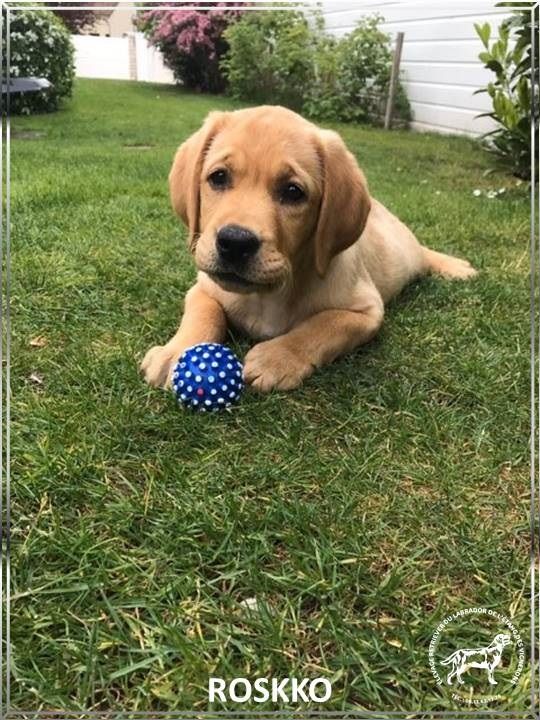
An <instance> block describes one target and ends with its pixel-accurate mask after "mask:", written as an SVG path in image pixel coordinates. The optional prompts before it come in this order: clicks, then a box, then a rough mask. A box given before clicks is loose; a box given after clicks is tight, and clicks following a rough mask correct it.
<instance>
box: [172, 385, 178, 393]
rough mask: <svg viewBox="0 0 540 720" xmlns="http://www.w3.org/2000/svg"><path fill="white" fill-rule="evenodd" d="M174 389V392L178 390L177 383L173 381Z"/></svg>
mask: <svg viewBox="0 0 540 720" xmlns="http://www.w3.org/2000/svg"><path fill="white" fill-rule="evenodd" d="M173 388H174V391H175V392H176V391H177V390H178V385H177V384H176V383H173Z"/></svg>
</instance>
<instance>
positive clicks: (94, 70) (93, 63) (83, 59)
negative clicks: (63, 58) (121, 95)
mask: <svg viewBox="0 0 540 720" xmlns="http://www.w3.org/2000/svg"><path fill="white" fill-rule="evenodd" d="M72 39H73V44H74V46H75V74H76V76H77V77H89V78H114V79H117V80H129V79H130V72H129V41H128V38H127V37H123V38H110V37H102V36H99V37H98V36H95V35H73V36H72Z"/></svg>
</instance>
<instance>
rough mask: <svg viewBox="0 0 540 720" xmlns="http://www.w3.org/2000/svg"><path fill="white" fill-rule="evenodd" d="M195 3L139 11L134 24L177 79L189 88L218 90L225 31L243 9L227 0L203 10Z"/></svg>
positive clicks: (222, 87) (225, 44) (223, 85)
mask: <svg viewBox="0 0 540 720" xmlns="http://www.w3.org/2000/svg"><path fill="white" fill-rule="evenodd" d="M209 4H211V3H209ZM196 5H197V3H182V8H181V9H178V10H159V9H152V10H146V11H143V12H140V13H139V14H138V16H137V28H138V29H139V30H140V31H141V32H143V33H144V34H145V35H146V37H147V38H148V40H149V42H150V43H151V44H152V45H154V46H155V47H157V48H158V49H159V50H160V51H161V52H162V54H163V59H164V62H165V64H166V65H167V66H168V67H170V68H171V70H172V71H173V73H174V77H175V79H176V80H177V81H178V82H181V83H182V84H183V85H184V86H185V87H187V88H190V89H192V90H199V91H203V92H221V91H222V90H223V89H224V88H225V79H224V77H223V74H222V72H221V69H220V60H221V58H222V57H223V55H224V54H225V52H226V51H227V49H228V44H227V41H226V39H225V38H224V31H225V30H226V28H227V27H228V26H229V25H230V24H231V23H232V22H234V21H235V20H237V19H238V18H239V17H240V16H241V14H242V11H241V10H228V9H227V4H226V3H219V2H217V3H213V5H214V7H211V8H209V9H206V10H195V9H193V6H196Z"/></svg>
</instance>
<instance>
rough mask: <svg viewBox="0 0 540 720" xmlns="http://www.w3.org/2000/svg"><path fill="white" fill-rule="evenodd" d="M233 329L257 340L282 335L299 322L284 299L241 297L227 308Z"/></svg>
mask: <svg viewBox="0 0 540 720" xmlns="http://www.w3.org/2000/svg"><path fill="white" fill-rule="evenodd" d="M225 312H226V313H227V317H228V319H229V322H230V323H231V325H232V326H233V327H236V328H238V329H239V330H241V331H242V332H243V333H245V334H246V335H248V336H249V337H252V338H254V339H255V340H265V339H269V338H273V337H276V335H282V334H283V333H285V332H287V331H288V330H290V329H291V327H292V326H293V324H294V323H295V322H296V321H297V320H298V318H297V317H296V313H293V312H292V311H291V307H290V305H289V304H288V303H287V302H286V301H285V299H283V298H273V297H270V296H268V297H264V296H263V297H251V296H249V295H248V296H245V297H239V298H237V299H235V300H234V301H233V302H231V303H229V304H228V305H227V306H226V307H225Z"/></svg>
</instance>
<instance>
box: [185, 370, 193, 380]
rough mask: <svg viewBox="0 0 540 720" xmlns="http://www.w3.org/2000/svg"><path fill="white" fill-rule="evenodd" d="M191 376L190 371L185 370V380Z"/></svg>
mask: <svg viewBox="0 0 540 720" xmlns="http://www.w3.org/2000/svg"><path fill="white" fill-rule="evenodd" d="M191 375H192V372H191V370H186V377H187V378H190V377H191Z"/></svg>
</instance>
